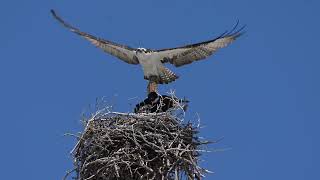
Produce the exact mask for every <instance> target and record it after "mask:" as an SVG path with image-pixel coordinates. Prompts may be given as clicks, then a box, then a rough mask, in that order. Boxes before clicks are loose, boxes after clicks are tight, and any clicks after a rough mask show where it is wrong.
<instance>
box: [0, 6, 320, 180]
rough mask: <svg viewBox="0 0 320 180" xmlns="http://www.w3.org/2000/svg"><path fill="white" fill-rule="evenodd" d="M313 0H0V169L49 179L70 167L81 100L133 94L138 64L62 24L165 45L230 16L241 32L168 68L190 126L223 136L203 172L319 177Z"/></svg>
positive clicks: (225, 23)
mask: <svg viewBox="0 0 320 180" xmlns="http://www.w3.org/2000/svg"><path fill="white" fill-rule="evenodd" d="M319 5H320V3H319V1H316V0H290V1H289V0H283V1H277V0H269V1H254V0H242V1H235V0H223V1H222V0H201V1H197V0H183V1H175V0H162V1H155V0H141V1H138V0H137V1H129V0H127V1H124V0H117V1H98V0H91V1H90V2H89V1H83V0H77V1H76V0H69V1H40V0H30V1H17V0H10V1H9V0H7V1H3V2H2V3H1V6H0V10H1V11H0V20H1V26H0V27H1V28H0V32H1V41H0V85H1V88H0V100H1V101H0V111H1V125H2V126H1V127H2V129H1V131H0V135H1V141H2V143H1V148H0V157H1V163H0V169H1V170H2V172H1V179H10V180H11V179H13V180H15V179H27V180H42V179H48V180H51V179H52V180H55V179H61V178H62V177H63V176H64V174H65V171H66V170H68V169H71V168H72V161H71V158H70V156H69V154H68V152H69V151H70V150H71V149H72V147H73V145H74V143H75V141H74V139H72V138H71V137H64V136H63V134H64V133H65V132H78V131H80V130H81V128H82V125H81V123H80V121H79V120H80V114H81V112H82V111H83V110H84V109H86V108H87V107H88V105H89V104H92V103H94V101H95V99H96V98H100V97H102V96H105V97H106V98H107V100H109V101H110V103H113V104H115V106H116V110H117V111H122V112H128V111H131V109H132V106H131V105H130V104H132V103H133V104H134V103H135V102H134V101H130V100H128V99H129V98H132V97H138V98H140V99H142V98H144V95H145V90H146V81H144V80H143V74H142V71H141V69H140V68H139V67H138V66H132V65H127V64H125V63H123V62H121V61H118V60H116V59H115V58H113V57H111V56H109V55H106V54H104V53H103V52H102V51H100V50H98V49H96V48H95V47H94V46H92V45H90V44H89V43H88V42H86V41H85V40H84V39H81V38H80V37H77V36H76V35H74V34H72V33H70V32H68V31H67V30H66V29H64V28H62V26H60V24H58V23H57V22H56V21H55V20H54V19H53V18H52V17H51V16H50V13H49V10H50V9H52V8H53V9H55V10H56V11H57V12H58V13H59V14H60V15H61V16H62V17H63V18H64V19H65V20H67V21H68V22H70V23H71V24H73V25H75V26H77V27H79V28H80V29H81V30H83V31H86V32H90V33H92V34H94V35H97V36H100V37H103V38H106V39H109V40H112V41H115V42H119V43H123V44H127V45H130V46H133V47H140V46H142V47H148V48H154V49H157V48H167V47H175V46H179V45H184V44H187V43H195V42H199V41H204V40H208V39H210V38H213V37H215V36H217V35H219V34H220V33H222V32H223V31H224V30H228V29H230V28H231V27H232V26H233V25H234V23H235V22H236V20H237V19H239V20H240V23H242V24H247V29H246V31H247V33H246V34H245V35H244V36H243V37H241V38H239V39H238V40H237V41H236V42H235V43H233V44H232V45H230V46H229V47H227V48H225V49H222V50H220V51H219V52H218V53H217V54H215V55H214V56H212V57H210V58H209V59H207V60H206V61H201V62H198V63H193V64H191V65H189V66H185V67H181V68H173V67H171V69H172V70H173V71H174V72H176V73H177V74H179V75H180V79H178V80H177V81H176V82H175V83H172V84H170V85H166V86H162V87H161V88H160V90H161V92H163V93H164V92H166V91H168V90H170V89H176V92H177V95H179V96H182V97H183V96H186V97H188V99H190V100H191V103H190V113H189V117H188V118H189V119H194V116H195V113H196V112H198V113H199V114H200V117H201V122H202V125H203V126H205V128H204V129H202V136H204V137H206V138H208V139H216V138H220V137H224V140H223V141H222V142H220V143H219V144H217V145H214V146H211V147H212V148H232V149H231V150H228V151H224V152H217V153H212V154H209V155H205V156H204V159H205V162H203V163H202V164H203V165H204V166H205V167H206V168H208V169H210V170H212V171H214V172H215V174H213V175H209V176H208V177H207V178H206V179H219V180H230V179H246V180H251V179H252V180H256V179H259V180H270V179H290V180H301V179H320V175H319V173H318V172H319V167H320V164H319V161H320V156H319V154H318V153H316V152H320V145H319V139H317V138H319V137H320V132H319V127H320V123H319V120H320V115H319V114H320V104H319V101H320V95H319V92H320V83H319V77H320V73H319V66H320V63H319V59H320V58H319V45H318V42H319V40H320V39H319V35H318V34H319V33H318V32H319V31H320V24H319V17H320V13H319V7H320V6H319Z"/></svg>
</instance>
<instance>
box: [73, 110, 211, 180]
mask: <svg viewBox="0 0 320 180" xmlns="http://www.w3.org/2000/svg"><path fill="white" fill-rule="evenodd" d="M197 133H198V128H197V127H194V126H193V125H192V124H191V123H183V121H181V120H180V119H179V118H177V116H176V115H173V114H172V113H168V112H167V113H157V114H154V113H149V114H134V113H131V114H126V113H112V112H108V113H97V114H96V115H95V116H93V117H92V118H91V119H89V120H88V121H86V127H85V130H84V132H83V133H82V134H81V136H80V137H79V141H78V143H77V145H76V146H75V148H74V149H73V151H72V153H73V156H74V165H75V169H74V171H75V172H76V174H77V177H76V178H75V179H78V180H89V179H93V180H115V179H117V180H140V179H141V180H151V179H155V180H167V179H168V180H182V179H188V180H191V179H192V180H193V179H202V177H203V175H204V173H206V172H208V171H207V170H205V169H204V168H201V167H199V165H198V161H199V156H200V153H201V152H205V150H201V149H200V147H201V145H203V144H207V143H208V141H200V140H199V138H198V137H197Z"/></svg>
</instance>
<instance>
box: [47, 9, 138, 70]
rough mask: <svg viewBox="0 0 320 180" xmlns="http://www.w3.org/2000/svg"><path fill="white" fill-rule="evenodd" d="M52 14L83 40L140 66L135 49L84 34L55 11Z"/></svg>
mask: <svg viewBox="0 0 320 180" xmlns="http://www.w3.org/2000/svg"><path fill="white" fill-rule="evenodd" d="M51 13H52V15H53V17H54V18H55V19H57V20H58V21H59V22H60V23H61V24H62V25H63V26H64V27H66V28H68V29H69V30H70V31H71V32H74V33H76V34H78V35H80V36H82V37H83V38H85V39H87V40H88V41H90V42H91V43H92V44H94V45H95V46H96V47H98V48H101V49H102V50H103V51H105V52H106V53H108V54H111V55H113V56H115V57H117V58H119V59H121V60H123V61H125V62H126V63H129V64H139V61H138V59H137V57H136V56H135V53H134V49H133V48H131V47H129V46H125V45H121V44H117V43H115V42H112V41H108V40H104V39H101V38H98V37H95V36H93V35H90V34H88V33H85V32H82V31H80V30H79V29H77V28H75V27H73V26H71V25H69V24H68V23H66V22H65V21H64V20H62V18H60V17H59V16H58V15H57V14H56V13H55V11H54V10H51Z"/></svg>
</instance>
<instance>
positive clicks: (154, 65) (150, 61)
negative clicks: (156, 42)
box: [137, 53, 161, 77]
mask: <svg viewBox="0 0 320 180" xmlns="http://www.w3.org/2000/svg"><path fill="white" fill-rule="evenodd" d="M137 57H138V60H139V63H140V64H141V66H142V69H143V72H144V75H145V76H148V77H149V76H158V75H159V73H158V67H159V65H161V61H160V59H159V58H157V56H155V54H153V53H138V54H137Z"/></svg>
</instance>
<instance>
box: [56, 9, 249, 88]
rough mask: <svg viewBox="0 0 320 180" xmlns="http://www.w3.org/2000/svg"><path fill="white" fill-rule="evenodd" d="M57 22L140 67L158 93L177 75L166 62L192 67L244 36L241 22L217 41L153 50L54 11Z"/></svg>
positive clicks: (107, 51) (104, 49) (177, 65)
mask: <svg viewBox="0 0 320 180" xmlns="http://www.w3.org/2000/svg"><path fill="white" fill-rule="evenodd" d="M51 13H52V15H53V17H54V18H55V19H57V20H58V21H59V22H60V23H61V24H62V25H63V26H65V27H66V28H68V29H69V30H70V31H72V32H74V33H76V34H78V35H80V36H82V37H84V38H85V39H87V40H88V41H90V42H91V43H92V44H94V45H95V46H97V47H99V48H101V49H102V50H103V51H105V52H106V53H108V54H111V55H113V56H115V57H117V58H119V59H121V60H123V61H124V62H126V63H129V64H141V66H142V69H143V73H144V79H146V80H149V85H148V91H149V92H152V91H156V88H157V84H163V83H165V84H168V83H170V82H172V81H174V80H176V79H177V78H178V76H177V75H176V74H175V73H173V72H172V71H171V70H169V69H168V68H167V67H165V66H164V63H171V64H173V65H174V66H176V67H180V66H183V65H186V64H190V63H192V62H194V61H198V60H201V59H205V58H207V57H209V56H210V55H212V54H213V53H214V52H216V51H217V50H218V49H220V48H223V47H225V46H227V45H228V44H230V43H231V42H233V41H234V40H235V39H237V38H238V37H239V36H241V35H242V34H243V33H242V30H243V29H244V27H245V26H243V27H241V28H238V22H237V24H236V25H235V26H234V28H233V29H232V30H231V31H226V32H224V33H222V34H221V35H220V36H218V37H217V38H214V39H212V40H209V41H204V42H200V43H195V44H190V45H186V46H181V47H176V48H167V49H160V50H152V49H146V48H131V47H129V46H125V45H121V44H118V43H115V42H112V41H109V40H105V39H101V38H98V37H95V36H93V35H90V34H88V33H85V32H82V31H80V30H79V29H77V28H75V27H73V26H71V25H69V24H67V23H66V22H65V21H63V20H62V19H61V18H60V17H59V16H58V15H57V14H56V13H55V12H54V10H51Z"/></svg>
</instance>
